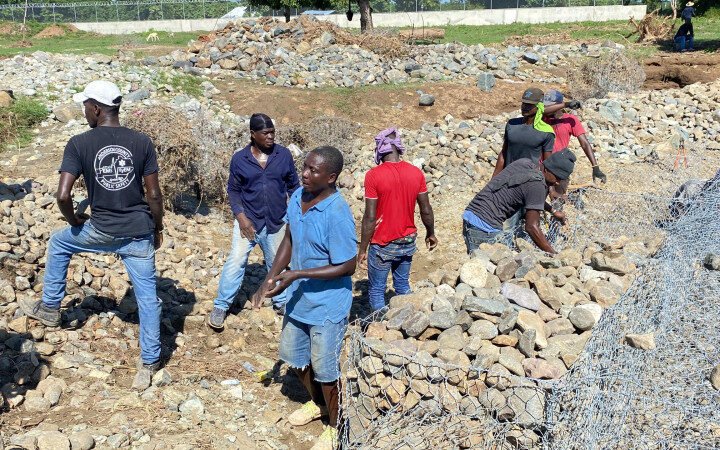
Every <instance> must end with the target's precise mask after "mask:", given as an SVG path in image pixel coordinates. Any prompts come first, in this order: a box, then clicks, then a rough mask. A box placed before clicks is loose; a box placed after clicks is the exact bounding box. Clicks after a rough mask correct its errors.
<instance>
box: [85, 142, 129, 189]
mask: <svg viewBox="0 0 720 450" xmlns="http://www.w3.org/2000/svg"><path fill="white" fill-rule="evenodd" d="M94 166H95V181H97V182H98V184H99V185H100V186H102V187H104V188H105V189H107V190H108V191H121V190H123V189H125V188H126V187H128V186H129V185H130V183H132V181H133V180H134V179H135V168H134V167H133V160H132V154H131V153H130V151H129V150H128V149H126V148H125V147H122V146H120V145H108V146H107V147H103V148H102V149H100V151H99V152H98V154H97V156H95V164H94Z"/></svg>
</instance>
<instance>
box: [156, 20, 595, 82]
mask: <svg viewBox="0 0 720 450" xmlns="http://www.w3.org/2000/svg"><path fill="white" fill-rule="evenodd" d="M313 22H314V21H310V20H307V19H303V20H293V21H291V22H290V23H284V22H279V21H274V20H271V19H260V20H240V21H237V22H235V23H229V24H228V25H227V26H226V27H225V28H224V29H222V30H220V31H218V32H216V33H213V34H211V35H209V36H208V37H207V38H206V39H201V40H199V41H196V42H192V43H191V44H190V45H189V48H188V51H187V52H181V51H177V52H173V53H172V54H171V55H168V56H164V57H160V58H151V59H149V60H146V63H147V64H159V65H163V66H173V67H176V68H179V69H183V70H186V71H189V72H192V73H212V72H218V71H220V70H232V71H235V72H236V76H237V77H239V78H247V79H251V80H263V81H266V82H267V83H268V84H274V85H279V86H296V87H301V88H317V87H321V86H338V87H357V86H366V85H375V84H386V83H405V82H410V81H421V80H425V81H441V80H457V81H459V80H464V81H468V82H471V83H473V84H477V85H478V87H480V88H481V89H483V90H490V89H492V86H493V85H494V83H495V79H496V78H497V79H507V78H517V79H521V80H534V81H551V82H558V83H559V82H562V79H558V78H553V77H544V78H543V77H541V76H538V74H534V73H533V69H532V67H545V68H548V67H553V66H558V65H560V66H562V65H565V64H566V61H567V60H573V59H577V58H583V57H597V56H600V55H601V54H602V52H603V51H609V49H608V48H606V47H602V46H600V45H596V44H592V45H589V46H580V45H535V46H532V47H525V46H509V47H507V48H505V49H497V48H494V47H485V46H483V45H472V46H468V45H463V44H457V43H452V44H438V45H424V46H407V47H406V48H405V50H404V51H403V52H402V53H403V54H402V55H386V54H383V53H381V52H379V51H373V50H371V49H367V48H363V47H362V46H361V45H357V44H354V45H348V44H342V43H340V42H338V39H336V35H337V34H339V33H343V31H341V30H340V29H332V31H324V32H323V33H322V34H321V35H319V36H317V37H315V38H313V39H312V40H308V39H307V36H306V35H307V30H306V28H307V27H309V26H314V24H313ZM313 36H314V35H313Z"/></svg>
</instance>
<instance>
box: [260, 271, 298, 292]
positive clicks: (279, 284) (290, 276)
mask: <svg viewBox="0 0 720 450" xmlns="http://www.w3.org/2000/svg"><path fill="white" fill-rule="evenodd" d="M296 273H297V272H295V271H294V270H286V271H285V272H283V273H281V274H280V275H277V276H276V277H274V278H271V279H269V280H267V284H268V286H270V285H272V286H273V287H272V289H270V290H269V291H267V292H266V293H265V297H268V298H270V297H275V296H276V295H278V294H279V293H281V292H282V291H284V290H285V289H287V288H288V287H289V286H290V284H292V282H293V281H295V280H296V279H297V275H296Z"/></svg>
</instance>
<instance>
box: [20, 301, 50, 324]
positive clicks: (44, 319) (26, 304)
mask: <svg viewBox="0 0 720 450" xmlns="http://www.w3.org/2000/svg"><path fill="white" fill-rule="evenodd" d="M18 304H19V305H20V309H22V311H23V312H24V313H25V315H26V316H28V317H31V318H33V319H35V320H39V321H40V323H42V324H43V325H45V326H46V327H59V326H60V309H52V308H48V307H47V306H45V304H43V302H42V300H33V299H32V298H29V297H23V298H21V299H19V300H18Z"/></svg>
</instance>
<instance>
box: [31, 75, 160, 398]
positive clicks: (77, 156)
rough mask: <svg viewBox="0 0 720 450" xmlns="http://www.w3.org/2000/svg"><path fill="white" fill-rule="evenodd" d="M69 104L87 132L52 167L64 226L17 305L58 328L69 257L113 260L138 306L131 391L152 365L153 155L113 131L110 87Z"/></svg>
mask: <svg viewBox="0 0 720 450" xmlns="http://www.w3.org/2000/svg"><path fill="white" fill-rule="evenodd" d="M73 100H75V101H76V102H78V103H82V104H83V107H84V110H85V118H86V119H87V122H88V125H90V130H89V131H87V132H85V133H82V134H79V135H77V136H73V137H72V138H71V139H70V140H69V141H68V143H67V145H66V147H65V153H64V154H63V159H62V163H61V164H60V183H59V186H58V190H57V204H58V207H59V209H60V212H61V213H62V215H63V216H64V217H65V220H67V222H68V224H69V225H70V226H69V227H66V228H63V229H62V230H59V231H57V232H55V233H53V235H52V236H51V238H50V242H49V243H48V250H47V262H46V263H45V278H44V280H43V293H42V300H35V299H34V298H32V297H26V298H23V299H21V300H20V301H19V304H20V307H21V308H22V310H23V312H24V313H25V314H26V315H27V316H29V317H31V318H33V319H37V320H39V321H40V322H41V323H43V324H44V325H46V326H49V327H59V326H60V324H61V316H60V305H61V302H62V300H63V298H64V297H65V288H66V277H67V271H68V265H69V264H70V258H71V257H72V255H74V254H76V253H115V254H117V255H118V256H119V257H120V258H121V259H122V260H123V263H124V264H125V268H126V269H127V273H128V275H129V277H130V280H131V282H132V286H133V290H134V294H135V299H136V301H137V305H138V314H139V322H140V356H141V358H140V359H141V363H142V365H141V366H140V369H139V370H138V373H137V375H136V377H135V381H134V383H133V387H134V388H136V389H145V388H147V387H148V386H150V380H151V378H152V375H153V373H154V372H156V371H157V370H158V368H159V366H160V312H161V307H160V300H159V299H158V297H157V295H156V291H155V286H156V284H155V250H156V249H157V248H159V247H160V245H161V244H162V231H163V224H162V219H163V202H162V194H161V192H160V183H159V181H158V164H157V155H156V153H155V148H154V146H153V143H152V141H151V140H150V138H149V137H147V136H146V135H144V134H142V133H138V132H137V131H133V130H131V129H129V128H125V127H122V126H121V125H120V119H119V112H120V103H121V101H122V96H121V93H120V89H118V87H117V86H116V85H115V84H114V83H111V82H109V81H104V80H97V81H93V82H92V83H90V84H88V85H87V87H86V88H85V90H84V91H83V92H81V93H79V94H76V95H75V96H74V97H73ZM80 175H82V176H83V179H84V180H85V185H86V186H87V192H88V198H89V201H90V207H91V215H90V216H88V215H86V214H83V213H78V212H75V210H74V208H73V197H72V188H73V184H74V183H75V180H76V179H78V178H79V177H80Z"/></svg>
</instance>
